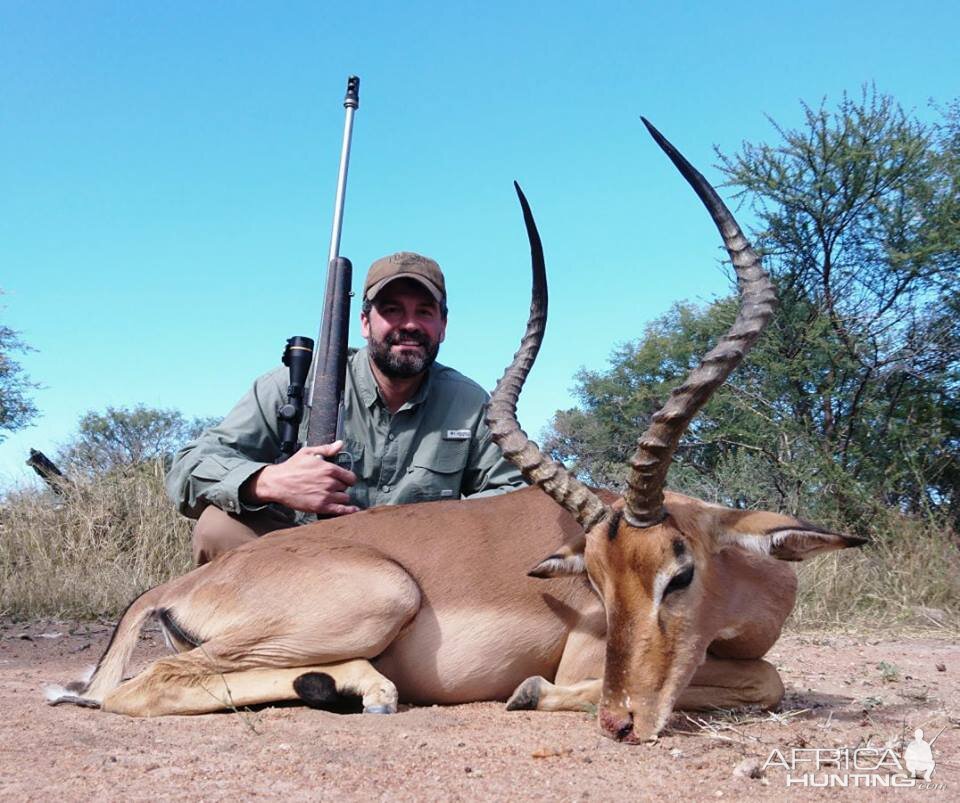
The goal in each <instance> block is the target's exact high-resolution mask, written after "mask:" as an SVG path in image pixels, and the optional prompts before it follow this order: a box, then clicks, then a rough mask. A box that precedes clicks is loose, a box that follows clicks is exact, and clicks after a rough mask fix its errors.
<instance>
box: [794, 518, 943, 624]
mask: <svg viewBox="0 0 960 803" xmlns="http://www.w3.org/2000/svg"><path fill="white" fill-rule="evenodd" d="M798 574H799V577H800V593H799V596H798V598H797V604H796V607H795V608H794V612H793V616H792V617H791V618H790V620H789V623H788V624H789V626H790V627H792V628H793V629H798V630H807V629H824V628H827V629H841V630H843V629H854V630H862V629H864V628H870V629H873V628H876V627H877V626H881V627H885V628H889V627H896V628H899V629H911V628H914V629H918V630H923V631H927V632H929V631H931V630H934V631H936V630H940V631H944V632H951V631H952V632H956V631H957V630H958V628H960V553H958V550H957V541H956V537H955V536H954V534H953V533H951V532H950V531H949V530H948V529H947V528H946V527H944V526H942V525H940V524H939V523H937V522H934V521H925V520H914V519H906V518H904V517H903V516H900V515H899V514H898V513H896V512H894V511H888V512H887V513H885V514H884V513H881V514H880V515H878V516H877V517H876V518H875V519H874V523H873V533H872V540H871V542H870V543H869V544H867V545H865V546H864V547H862V548H860V549H845V550H842V551H840V552H834V553H831V554H829V555H827V556H824V557H820V558H816V559H814V560H812V561H808V562H805V563H803V564H800V565H799V571H798Z"/></svg>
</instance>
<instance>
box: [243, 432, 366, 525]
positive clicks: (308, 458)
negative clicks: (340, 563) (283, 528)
mask: <svg viewBox="0 0 960 803" xmlns="http://www.w3.org/2000/svg"><path fill="white" fill-rule="evenodd" d="M341 449H343V441H335V442H333V443H330V444H327V445H326V446H304V447H303V448H302V449H300V451H298V452H297V453H296V454H295V455H294V456H293V457H291V458H290V459H289V460H285V461H284V462H282V463H278V464H277V465H275V466H265V467H264V468H262V469H260V471H258V472H257V473H256V474H254V475H253V476H252V477H251V478H250V479H249V480H247V481H246V482H245V483H244V484H243V487H242V489H241V496H242V498H243V500H244V501H245V502H252V503H256V504H265V503H267V502H279V503H280V504H281V505H286V506H287V507H289V508H293V509H294V510H302V511H306V512H309V513H318V514H321V515H327V516H330V515H333V516H342V515H343V514H345V513H356V512H357V511H358V510H359V509H360V508H358V507H356V506H354V505H351V504H350V497H349V496H347V492H346V491H347V488H349V487H350V486H351V485H353V484H354V483H355V482H356V481H357V476H356V475H355V474H354V473H353V472H352V471H347V469H345V468H342V467H341V466H338V465H337V464H336V463H331V462H329V461H328V460H326V459H325V458H328V457H334V456H335V455H336V454H337V452H339V451H340V450H341Z"/></svg>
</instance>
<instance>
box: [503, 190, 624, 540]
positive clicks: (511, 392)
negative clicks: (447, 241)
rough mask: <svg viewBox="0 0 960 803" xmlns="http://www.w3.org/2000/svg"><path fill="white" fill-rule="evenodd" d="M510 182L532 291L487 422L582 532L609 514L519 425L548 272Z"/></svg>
mask: <svg viewBox="0 0 960 803" xmlns="http://www.w3.org/2000/svg"><path fill="white" fill-rule="evenodd" d="M513 186H514V188H515V189H516V191H517V197H518V198H519V199H520V206H521V208H522V209H523V222H524V224H525V225H526V227H527V238H528V239H529V240H530V261H531V264H532V267H533V294H532V297H531V300H530V317H529V319H528V320H527V331H526V332H525V333H524V335H523V339H522V340H521V341H520V348H519V349H518V350H517V353H516V354H515V355H514V356H513V362H512V363H510V366H509V367H508V368H507V370H506V372H505V373H504V375H503V377H502V378H501V379H500V381H499V382H498V383H497V387H496V389H495V390H494V391H493V395H492V396H491V397H490V402H489V404H488V405H487V416H486V421H487V426H488V427H490V432H491V433H492V435H493V440H494V441H495V442H496V444H497V445H498V446H499V447H500V450H501V451H502V452H503V455H504V457H506V458H507V459H508V460H510V461H511V462H513V463H514V465H516V466H517V468H519V469H520V471H521V472H522V473H523V476H524V477H526V478H527V480H528V481H529V482H532V483H535V484H536V485H539V486H540V487H541V488H542V489H543V490H544V491H545V492H546V493H547V494H549V495H550V497H551V498H552V499H553V500H554V501H556V502H557V503H558V504H560V505H562V506H563V507H564V508H565V509H566V510H568V511H570V513H572V514H573V515H574V516H575V517H576V519H577V521H579V522H580V524H581V526H582V527H583V528H584V529H585V530H589V529H591V528H592V527H593V526H594V525H595V524H597V522H599V521H600V520H601V519H603V518H604V517H605V516H606V515H607V514H608V512H609V510H608V508H607V506H606V505H604V504H603V502H601V501H600V499H599V498H598V497H597V496H596V494H594V493H593V491H591V490H590V489H589V488H588V487H587V486H586V485H584V484H583V483H582V482H580V481H579V480H577V479H575V478H574V477H572V476H571V475H570V473H569V472H568V471H567V470H566V469H565V468H564V467H563V466H562V465H561V464H560V463H557V462H555V461H553V460H549V459H548V458H546V457H545V456H544V455H543V454H542V453H541V452H540V450H539V449H538V448H537V445H536V444H535V443H534V442H533V441H531V440H530V439H529V438H528V437H527V435H526V433H525V432H524V431H523V430H522V429H520V425H519V424H518V423H517V399H519V398H520V391H521V390H522V389H523V383H524V381H526V378H527V374H529V373H530V369H531V368H532V367H533V362H534V360H536V358H537V352H538V351H540V344H541V343H542V342H543V333H544V330H545V329H546V326H547V271H546V267H545V266H544V261H543V245H542V244H541V242H540V234H539V232H538V231H537V224H536V222H535V221H534V219H533V213H532V212H531V211H530V205H529V204H528V203H527V199H526V197H525V196H524V194H523V190H521V189H520V185H519V184H517V182H513Z"/></svg>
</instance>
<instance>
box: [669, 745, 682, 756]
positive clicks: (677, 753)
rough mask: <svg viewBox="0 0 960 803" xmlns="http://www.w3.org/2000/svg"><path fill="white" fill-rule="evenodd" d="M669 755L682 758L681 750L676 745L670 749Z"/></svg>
mask: <svg viewBox="0 0 960 803" xmlns="http://www.w3.org/2000/svg"><path fill="white" fill-rule="evenodd" d="M670 757H671V758H682V757H683V750H681V749H680V748H678V747H674V748H673V750H671V751H670Z"/></svg>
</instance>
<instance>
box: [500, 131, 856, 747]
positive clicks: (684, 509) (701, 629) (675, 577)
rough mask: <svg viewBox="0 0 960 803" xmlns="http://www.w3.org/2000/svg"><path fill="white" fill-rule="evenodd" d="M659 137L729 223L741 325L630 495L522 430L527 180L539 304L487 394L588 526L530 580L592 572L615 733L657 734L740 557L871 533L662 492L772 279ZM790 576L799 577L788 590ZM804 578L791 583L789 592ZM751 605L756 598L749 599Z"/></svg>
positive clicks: (541, 310)
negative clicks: (609, 496) (602, 494)
mask: <svg viewBox="0 0 960 803" xmlns="http://www.w3.org/2000/svg"><path fill="white" fill-rule="evenodd" d="M644 123H645V124H646V126H647V128H648V129H649V130H650V133H651V134H652V135H653V137H654V139H655V140H656V141H657V143H658V144H659V145H660V147H661V148H662V149H663V150H664V151H665V152H666V153H667V155H668V156H669V157H670V159H671V160H672V161H673V163H674V164H675V165H676V166H677V168H678V169H679V170H680V172H681V174H682V175H683V176H684V178H686V179H687V181H688V182H689V183H690V185H691V186H692V187H693V189H694V191H695V192H696V193H697V195H698V196H699V197H700V199H701V200H702V201H703V203H704V205H705V206H706V207H707V210H708V211H709V213H710V215H711V217H712V218H713V220H714V223H715V224H716V225H717V228H718V229H719V230H720V234H721V236H722V237H723V241H724V245H725V246H726V248H727V251H728V252H729V254H730V257H731V260H732V262H733V265H734V268H735V270H736V273H737V279H738V283H739V286H740V294H741V306H740V312H739V314H738V315H737V318H736V320H735V321H734V323H733V326H732V327H731V328H730V330H729V331H728V332H727V334H726V335H725V336H724V337H723V338H721V340H720V341H719V343H718V344H717V345H716V346H715V347H714V348H713V349H712V350H711V351H710V352H709V353H708V354H707V355H706V356H705V357H704V358H703V361H702V363H701V364H700V366H699V367H697V368H696V369H694V370H693V371H692V372H691V373H690V375H689V376H688V377H687V379H686V381H684V383H683V384H682V385H680V386H679V387H678V388H676V389H675V390H674V391H673V392H672V393H671V395H670V398H669V399H668V400H667V402H666V404H665V405H664V406H663V408H662V409H661V410H660V411H659V412H657V413H656V414H654V415H653V417H652V419H651V423H650V426H649V427H648V429H647V430H646V432H644V433H643V434H642V435H641V436H640V438H639V439H638V441H637V450H636V452H635V453H634V455H633V457H632V458H631V459H630V461H629V464H630V475H629V478H628V481H627V485H628V488H627V492H626V493H625V494H624V498H623V500H622V502H618V503H617V504H616V505H614V506H612V507H609V506H607V505H605V504H604V503H603V502H602V501H601V500H600V499H599V498H598V497H597V496H596V495H595V494H594V493H593V492H592V491H591V490H590V489H589V488H588V487H586V486H585V485H583V484H582V483H581V482H579V481H578V480H577V479H575V478H574V477H573V476H571V475H570V474H569V473H568V472H567V471H566V469H565V468H564V467H563V466H562V465H560V464H558V463H556V462H553V461H551V460H549V459H547V458H545V457H544V456H543V455H542V454H541V453H540V451H539V449H538V448H537V446H536V444H534V443H533V442H531V441H530V440H529V439H528V438H527V436H526V435H525V434H524V433H523V431H522V430H521V429H520V427H519V424H518V423H517V420H516V403H517V399H518V397H519V394H520V389H521V388H522V386H523V382H524V380H525V379H526V376H527V374H528V373H529V370H530V368H531V366H532V365H533V361H534V359H535V358H536V354H537V351H538V350H539V347H540V343H541V341H542V338H543V332H544V329H545V327H546V311H547V288H546V274H545V268H544V262H543V249H542V246H541V243H540V238H539V235H538V233H537V230H536V225H535V223H534V221H533V216H532V215H531V213H530V208H529V206H528V204H527V202H526V199H525V198H524V196H523V193H522V192H520V188H519V187H517V193H518V195H519V197H520V203H521V206H522V208H523V214H524V221H525V223H526V226H527V234H528V237H529V239H530V250H531V257H532V263H533V276H534V279H533V300H532V302H531V305H530V318H529V321H528V323H527V331H526V333H525V335H524V338H523V340H522V342H521V346H520V349H519V351H518V352H517V354H516V355H515V356H514V359H513V363H512V364H511V365H510V367H509V368H508V369H507V371H506V373H505V374H504V376H503V378H502V379H501V380H500V382H499V383H498V385H497V388H496V390H495V391H494V393H493V396H492V398H491V400H490V405H489V411H488V415H487V423H488V424H489V426H490V428H491V431H492V432H493V436H494V439H495V440H496V441H497V443H498V444H499V446H500V448H501V450H502V451H503V453H504V455H505V456H506V457H507V458H509V459H510V460H512V461H513V462H514V463H515V464H516V465H517V466H518V467H519V468H520V469H521V471H523V473H524V475H525V476H526V478H527V479H528V480H529V481H531V482H533V483H536V484H537V485H539V486H540V487H541V488H543V490H544V491H546V492H547V493H548V494H549V495H550V496H551V497H553V499H554V500H556V501H557V502H558V503H559V504H560V505H562V506H563V507H564V508H566V509H567V510H568V511H570V512H571V513H572V514H573V515H574V516H575V517H576V518H577V520H578V521H579V522H580V524H581V525H582V526H583V528H584V532H585V537H584V538H583V539H582V540H581V541H579V542H578V543H574V544H567V545H564V546H563V547H562V548H561V549H560V550H558V551H557V552H556V553H555V554H553V555H550V556H549V557H547V558H546V559H545V560H543V561H542V562H541V563H540V564H539V565H538V566H536V567H535V568H534V569H533V570H532V571H531V572H530V574H531V575H532V576H534V577H551V576H556V575H560V574H575V573H582V572H586V574H587V575H588V576H589V579H590V582H591V583H592V584H593V586H594V588H595V589H596V590H597V592H598V593H599V594H600V596H601V598H602V599H603V602H604V607H605V610H606V617H607V655H606V663H605V667H604V682H603V692H602V696H601V700H600V710H599V721H600V726H601V729H602V731H603V732H604V733H605V734H606V735H607V736H610V737H611V738H615V739H618V740H623V741H628V742H640V741H644V740H647V739H649V738H652V737H655V736H656V735H657V733H658V732H659V730H660V729H661V728H662V727H663V724H664V722H665V721H666V719H667V718H668V717H669V715H670V712H671V711H672V709H673V705H674V703H675V702H676V699H677V696H678V695H679V694H680V692H681V691H682V690H683V689H684V688H685V687H686V685H687V684H688V683H689V681H690V679H691V677H692V676H693V673H694V672H695V671H696V669H697V667H698V666H699V665H700V664H701V663H702V662H703V660H704V657H705V654H706V649H707V647H708V646H709V644H710V643H711V642H712V641H714V640H715V639H717V638H720V639H724V638H729V637H730V635H731V634H728V633H725V632H723V630H724V628H725V625H726V623H728V622H729V621H730V606H731V605H735V604H736V602H737V594H738V592H737V589H736V588H730V587H729V583H726V582H725V580H726V578H728V577H729V572H727V573H725V572H724V571H723V569H724V567H725V566H729V565H730V564H731V562H736V561H741V562H743V563H744V565H746V566H748V567H752V568H750V570H751V571H761V572H762V571H763V566H764V564H769V563H770V561H769V560H768V557H773V558H779V559H782V560H802V559H803V558H805V557H808V556H810V555H813V554H817V553H818V552H822V551H825V550H830V549H841V548H844V547H847V546H856V545H859V544H862V543H863V539H859V538H851V537H848V536H842V535H839V534H836V533H830V532H826V531H824V530H822V529H819V528H817V527H815V526H813V525H810V524H807V523H805V522H802V521H800V520H799V519H795V518H792V517H789V516H783V515H779V514H774V513H766V512H751V511H738V510H732V509H728V508H724V507H721V506H718V505H711V504H707V503H704V502H700V501H698V500H695V499H691V498H689V497H684V496H680V495H677V494H670V493H668V492H665V491H664V482H665V479H666V475H667V470H668V469H669V467H670V461H671V459H672V456H673V453H674V450H675V449H676V447H677V444H678V443H679V441H680V438H681V436H682V435H683V433H684V431H685V430H686V428H687V426H688V425H689V423H690V421H691V420H692V418H693V417H694V415H695V414H696V413H697V411H698V410H699V409H700V408H701V407H702V406H703V405H704V404H705V403H706V402H707V400H708V399H709V398H710V396H711V394H712V393H713V392H714V391H715V390H716V389H717V388H718V387H719V386H720V385H721V384H722V383H723V381H724V380H725V379H726V377H727V376H728V375H729V374H730V372H731V371H732V370H733V369H734V368H735V367H736V366H737V364H738V363H739V362H740V360H741V359H742V358H743V356H744V354H746V352H747V351H748V350H749V349H750V348H751V347H752V346H753V344H754V342H756V340H757V338H758V337H759V335H760V333H761V332H762V330H763V328H764V327H765V326H766V324H767V323H768V321H769V320H770V317H771V316H772V314H773V309H774V305H775V301H776V299H775V295H774V290H773V285H772V283H771V282H770V280H769V278H768V277H767V275H766V273H764V271H763V269H762V268H761V266H760V260H759V258H758V257H757V255H756V254H755V253H754V251H753V249H752V248H751V247H750V245H749V243H748V242H747V241H746V239H745V238H744V236H743V233H742V232H741V230H740V228H739V226H738V225H737V223H736V221H735V220H734V218H733V216H732V215H731V214H730V212H729V210H728V209H727V208H726V206H725V205H724V203H723V202H722V201H721V200H720V198H719V196H718V195H717V194H716V192H715V191H714V190H713V188H712V187H711V186H710V185H709V183H708V182H707V181H706V179H704V178H703V176H702V175H700V173H698V172H697V171H696V170H695V169H694V168H693V167H692V166H691V165H690V164H689V162H687V161H686V159H684V157H683V156H682V155H680V153H679V152H677V150H676V149H675V148H674V147H673V146H672V145H671V144H670V143H669V142H667V140H666V139H664V137H663V136H662V135H661V134H660V133H659V132H658V131H657V130H656V129H654V128H653V126H651V125H650V124H649V123H648V122H647V121H646V120H644ZM787 586H789V587H787ZM793 592H794V587H793V585H792V584H790V583H787V584H785V587H784V588H783V593H784V594H787V595H790V599H789V603H790V604H791V605H792V594H793ZM747 609H748V608H747Z"/></svg>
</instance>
